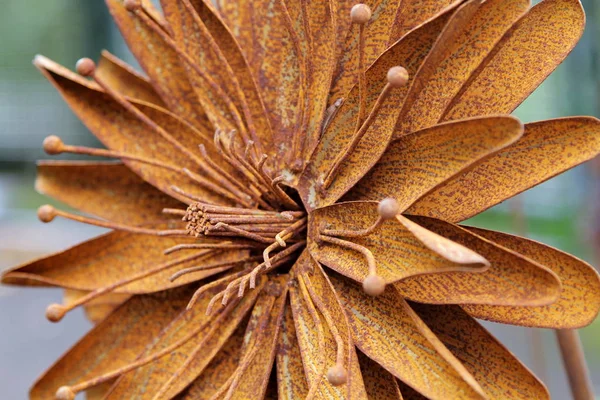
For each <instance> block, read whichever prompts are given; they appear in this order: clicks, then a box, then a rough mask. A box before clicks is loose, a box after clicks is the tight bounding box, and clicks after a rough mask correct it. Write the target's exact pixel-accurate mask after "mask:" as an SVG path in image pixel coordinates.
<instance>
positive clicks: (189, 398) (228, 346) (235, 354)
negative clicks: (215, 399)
mask: <svg viewBox="0 0 600 400" xmlns="http://www.w3.org/2000/svg"><path fill="white" fill-rule="evenodd" d="M246 326H247V323H246V321H243V322H242V323H240V326H239V327H238V328H237V329H236V330H235V332H233V334H232V335H231V336H230V337H229V339H228V340H227V341H226V342H225V344H224V345H223V347H222V348H221V350H219V352H218V353H217V355H216V356H214V357H213V359H212V361H211V362H210V364H208V366H207V367H206V368H205V369H204V371H202V373H201V374H200V375H199V376H198V377H197V378H196V380H194V382H192V383H191V384H190V386H189V387H188V388H187V389H186V390H184V391H183V392H182V393H181V394H180V395H178V396H177V397H175V399H177V400H208V399H210V398H211V397H212V396H213V395H214V394H215V393H216V392H217V390H219V388H220V387H221V385H222V384H224V383H225V382H226V381H227V379H228V378H229V376H230V375H231V374H233V373H234V372H235V369H236V368H237V366H238V363H239V362H240V359H241V348H242V344H243V340H244V331H245V330H246Z"/></svg>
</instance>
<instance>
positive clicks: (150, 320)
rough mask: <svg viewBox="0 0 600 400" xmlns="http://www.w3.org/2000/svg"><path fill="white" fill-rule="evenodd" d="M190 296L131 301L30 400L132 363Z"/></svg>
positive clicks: (43, 399) (49, 374)
mask: <svg viewBox="0 0 600 400" xmlns="http://www.w3.org/2000/svg"><path fill="white" fill-rule="evenodd" d="M191 293H192V292H190V290H189V289H175V290H171V291H168V292H161V293H157V294H152V295H142V296H134V297H132V298H131V299H130V300H128V301H127V302H126V303H125V304H124V305H123V306H121V307H120V308H119V309H117V310H116V311H115V312H114V313H112V314H111V315H109V316H108V318H106V319H105V320H103V321H102V322H100V323H99V324H98V325H96V326H95V327H94V328H92V330H91V331H90V332H89V333H88V334H87V335H86V336H85V337H84V338H83V339H81V340H80V341H79V342H78V343H77V344H75V345H74V346H73V347H72V348H71V349H70V350H69V351H67V353H65V354H64V355H63V356H62V357H61V358H60V359H59V360H58V361H57V362H56V363H55V364H54V365H53V366H52V367H50V369H49V370H48V371H46V372H45V373H44V375H42V376H41V377H40V378H39V379H38V380H37V382H36V383H35V384H34V386H33V387H32V389H31V391H30V392H29V397H30V399H32V400H47V399H52V398H54V394H55V393H56V390H57V389H58V388H59V387H60V386H62V385H72V384H75V383H78V382H81V381H84V380H87V379H91V378H94V377H96V376H98V375H101V374H103V373H106V372H109V371H112V370H114V369H116V368H120V367H123V366H125V365H127V364H129V363H131V362H133V361H134V360H135V359H136V358H137V357H138V355H139V354H140V353H141V352H142V351H143V350H144V349H145V348H146V346H147V345H148V344H149V343H150V342H151V341H152V340H153V339H154V338H155V337H156V335H158V334H159V333H160V332H161V330H162V329H163V328H164V327H165V325H167V324H168V323H169V322H170V321H171V320H172V319H173V318H175V316H176V315H177V314H178V313H179V312H180V311H181V309H182V308H183V307H185V304H186V302H187V301H188V299H189V296H190V295H191Z"/></svg>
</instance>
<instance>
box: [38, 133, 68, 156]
mask: <svg viewBox="0 0 600 400" xmlns="http://www.w3.org/2000/svg"><path fill="white" fill-rule="evenodd" d="M42 146H43V147H44V151H45V152H46V154H50V155H51V156H52V155H56V154H60V153H62V152H63V151H64V147H65V144H64V143H63V141H62V139H61V138H59V137H58V136H56V135H50V136H48V137H47V138H46V139H44V143H43V145H42Z"/></svg>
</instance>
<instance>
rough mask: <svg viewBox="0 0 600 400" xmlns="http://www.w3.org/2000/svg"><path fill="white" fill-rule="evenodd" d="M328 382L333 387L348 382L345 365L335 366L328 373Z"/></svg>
mask: <svg viewBox="0 0 600 400" xmlns="http://www.w3.org/2000/svg"><path fill="white" fill-rule="evenodd" d="M327 380H328V381H329V383H331V384H332V385H333V386H340V385H343V384H344V383H346V382H347V380H348V373H347V372H346V369H345V368H344V366H343V365H340V364H335V365H334V366H333V367H331V368H329V370H328V371H327Z"/></svg>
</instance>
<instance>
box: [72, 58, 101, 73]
mask: <svg viewBox="0 0 600 400" xmlns="http://www.w3.org/2000/svg"><path fill="white" fill-rule="evenodd" d="M95 70H96V63H95V62H94V60H92V59H91V58H87V57H85V58H80V59H79V60H78V61H77V63H76V64H75V71H77V73H78V74H79V75H81V76H92V75H93V74H94V71H95Z"/></svg>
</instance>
